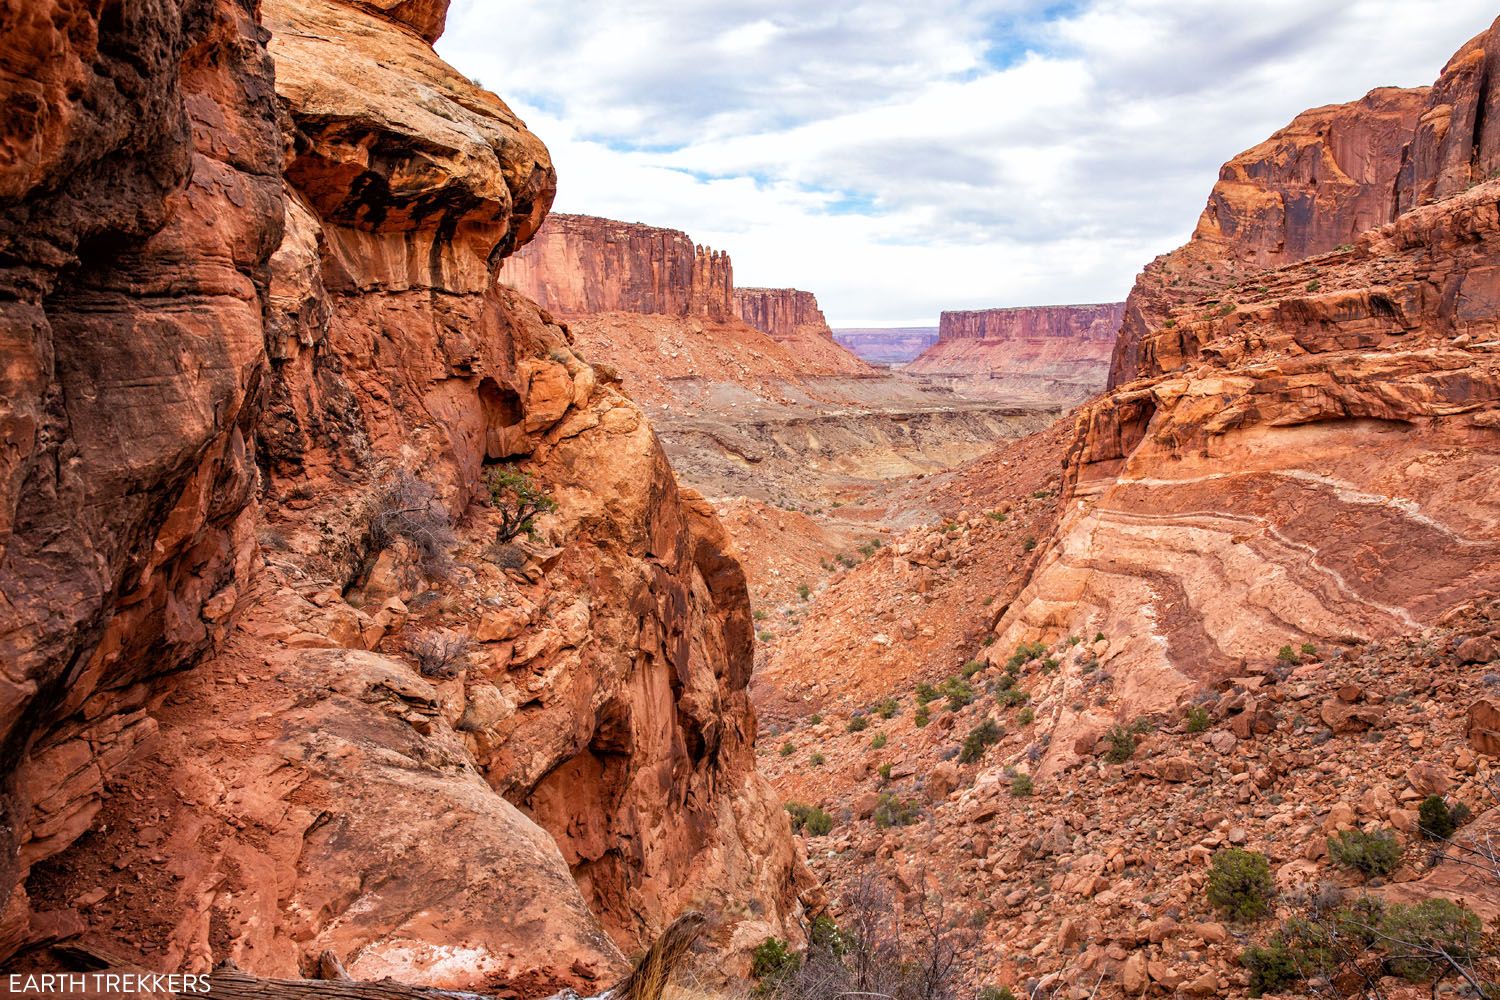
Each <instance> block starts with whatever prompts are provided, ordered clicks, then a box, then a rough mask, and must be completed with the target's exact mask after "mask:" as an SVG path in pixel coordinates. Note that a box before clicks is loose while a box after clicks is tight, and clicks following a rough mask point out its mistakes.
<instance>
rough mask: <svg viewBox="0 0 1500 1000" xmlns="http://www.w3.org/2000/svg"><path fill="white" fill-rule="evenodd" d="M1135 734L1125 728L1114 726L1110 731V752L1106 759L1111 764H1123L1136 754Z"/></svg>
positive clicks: (1105, 755)
mask: <svg viewBox="0 0 1500 1000" xmlns="http://www.w3.org/2000/svg"><path fill="white" fill-rule="evenodd" d="M1135 747H1136V741H1135V733H1132V732H1131V731H1130V730H1128V729H1126V728H1125V727H1124V726H1112V727H1110V730H1109V750H1108V751H1106V752H1105V754H1104V759H1105V760H1107V761H1109V762H1110V763H1111V764H1123V763H1125V762H1126V761H1127V760H1129V759H1130V758H1131V757H1132V756H1133V755H1134V754H1135Z"/></svg>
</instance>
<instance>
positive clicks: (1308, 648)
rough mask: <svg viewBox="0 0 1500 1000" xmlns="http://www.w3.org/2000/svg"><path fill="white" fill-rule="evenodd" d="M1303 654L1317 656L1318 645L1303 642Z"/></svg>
mask: <svg viewBox="0 0 1500 1000" xmlns="http://www.w3.org/2000/svg"><path fill="white" fill-rule="evenodd" d="M1302 655H1303V656H1317V655H1318V647H1317V646H1314V645H1313V644H1312V643H1310V642H1304V643H1303V644H1302Z"/></svg>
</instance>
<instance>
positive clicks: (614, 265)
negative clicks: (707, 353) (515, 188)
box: [500, 214, 737, 320]
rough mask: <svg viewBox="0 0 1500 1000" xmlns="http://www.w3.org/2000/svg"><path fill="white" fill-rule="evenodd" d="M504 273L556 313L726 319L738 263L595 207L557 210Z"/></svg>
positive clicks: (683, 236) (677, 234)
mask: <svg viewBox="0 0 1500 1000" xmlns="http://www.w3.org/2000/svg"><path fill="white" fill-rule="evenodd" d="M500 280H501V281H502V282H504V283H505V284H508V285H510V286H511V287H512V288H515V289H517V290H519V291H521V292H523V293H524V294H526V295H528V296H530V297H531V298H532V299H534V300H536V302H537V303H538V304H539V305H541V306H542V308H544V309H548V310H550V311H552V312H553V313H556V314H557V315H560V316H578V315H587V314H591V313H605V312H629V313H650V314H661V315H665V316H699V317H706V318H708V319H713V320H726V319H730V318H732V317H734V316H736V315H737V313H736V312H735V304H734V268H733V266H732V265H731V264H730V261H729V255H728V254H726V253H724V252H723V251H716V250H711V249H708V248H705V247H702V246H697V245H695V244H694V243H693V241H692V240H691V239H690V238H689V237H688V235H687V233H684V232H681V231H679V230H676V229H659V228H657V227H656V226H643V225H641V224H639V223H629V222H615V221H614V220H613V219H600V218H597V217H595V216H592V215H561V214H558V215H553V216H550V217H549V218H548V219H547V222H546V224H545V225H544V226H542V229H541V231H540V232H539V233H538V234H537V237H536V239H534V240H533V241H532V242H531V243H530V245H528V246H526V247H525V248H523V249H522V250H521V251H520V252H519V253H517V254H515V255H514V256H513V257H511V258H510V259H509V260H508V261H506V262H505V264H504V265H503V266H502V267H501V269H500Z"/></svg>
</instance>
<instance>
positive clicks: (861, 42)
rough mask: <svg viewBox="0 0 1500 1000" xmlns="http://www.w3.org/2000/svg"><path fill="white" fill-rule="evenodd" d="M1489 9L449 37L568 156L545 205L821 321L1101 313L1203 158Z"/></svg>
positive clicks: (484, 31)
mask: <svg viewBox="0 0 1500 1000" xmlns="http://www.w3.org/2000/svg"><path fill="white" fill-rule="evenodd" d="M1493 16H1494V10H1493V8H1491V7H1490V5H1488V4H1487V3H1483V2H1481V0H1447V2H1445V3H1442V4H1438V3H1429V2H1417V3H1413V2H1411V0H1355V2H1348V0H1261V2H1259V3H1256V4H1225V3H1222V2H1221V0H1075V2H1072V3H1062V4H1060V3H1057V2H1040V0H928V2H926V3H923V4H910V3H906V2H895V0H824V2H822V3H819V4H817V5H812V4H807V3H805V2H803V0H726V2H707V0H700V2H692V0H649V2H633V3H624V4H608V5H605V4H598V3H590V2H583V0H550V2H549V3H546V4H537V3H535V2H533V0H457V2H456V3H455V4H454V7H453V9H452V11H451V12H450V14H449V18H448V32H447V34H446V35H445V37H444V38H443V39H442V40H441V41H440V42H439V44H438V48H439V50H440V51H441V52H442V53H443V54H444V55H445V56H446V57H447V58H448V59H449V60H450V61H451V62H453V63H454V65H456V66H457V67H458V68H459V69H461V70H463V71H464V72H465V73H468V74H470V75H474V76H477V77H479V78H480V79H481V80H483V82H484V83H485V85H486V86H488V87H490V88H492V89H493V90H495V91H496V92H497V93H499V94H501V95H502V96H503V97H505V98H506V99H507V100H508V101H510V102H511V104H512V105H513V106H514V107H515V108H516V110H517V111H518V112H519V113H520V114H521V115H522V117H524V118H525V119H526V120H527V122H528V124H529V125H530V126H531V127H532V129H533V130H534V131H536V132H537V134H539V135H540V136H541V137H542V138H543V140H545V141H546V142H547V144H548V146H549V148H550V149H551V150H552V154H553V158H554V160H555V162H556V163H557V167H558V173H559V178H560V187H559V193H558V198H557V203H556V207H557V209H558V210H559V211H568V212H583V213H589V214H595V215H604V216H608V217H612V218H619V219H626V220H630V221H641V222H648V223H652V224H655V225H664V226H672V227H676V228H679V229H685V230H686V231H687V232H688V233H690V234H691V235H692V236H693V237H694V239H696V240H698V241H699V242H704V243H709V244H711V245H713V246H715V247H718V248H722V249H726V250H728V251H729V252H730V254H731V256H732V257H733V260H734V266H735V275H736V280H737V281H739V282H740V283H741V284H746V285H751V284H754V285H794V286H796V287H800V288H807V289H810V290H812V291H814V292H816V293H817V294H818V298H819V300H820V302H821V303H822V305H823V307H824V310H825V312H827V313H828V315H829V317H830V318H831V319H832V320H833V321H834V322H835V325H840V324H842V325H851V326H852V325H864V324H874V323H889V324H896V325H900V324H916V323H935V322H936V318H937V313H938V312H939V311H940V310H942V309H945V308H966V307H967V308H972V307H979V306H987V305H1019V304H1025V303H1029V302H1068V301H1103V300H1109V299H1118V298H1120V297H1122V296H1123V295H1124V294H1125V292H1126V291H1127V290H1128V289H1129V287H1130V283H1131V281H1132V280H1133V278H1134V275H1135V273H1136V272H1137V271H1138V270H1139V269H1140V266H1141V265H1142V264H1144V263H1145V262H1146V261H1147V260H1149V259H1150V258H1151V257H1153V256H1155V255H1156V254H1158V253H1162V252H1164V251H1166V250H1169V249H1171V248H1172V247H1174V246H1176V245H1178V244H1179V243H1181V242H1182V241H1183V240H1184V239H1186V237H1187V235H1188V233H1189V232H1190V231H1191V229H1192V225H1193V223H1194V221H1195V220H1196V218H1197V215H1198V212H1199V211H1200V210H1201V208H1202V206H1203V202H1204V199H1205V197H1206V196H1207V194H1208V190H1209V187H1210V186H1211V185H1212V184H1213V180H1214V177H1215V176H1216V174H1217V171H1218V167H1219V165H1220V164H1221V163H1222V162H1223V161H1224V160H1226V159H1228V158H1229V157H1230V156H1233V155H1234V154H1235V153H1237V152H1239V151H1240V150H1242V149H1245V148H1247V147H1249V146H1251V145H1253V144H1255V143H1256V142H1258V141H1260V140H1261V139H1263V138H1264V137H1265V136H1267V135H1269V134H1270V133H1271V132H1273V131H1275V130H1276V129H1277V128H1279V127H1281V126H1282V125H1284V124H1285V123H1286V122H1287V121H1289V120H1290V119H1291V118H1292V117H1293V116H1294V115H1295V114H1297V113H1298V112H1299V111H1301V110H1303V109H1305V108H1308V107H1312V106H1316V105H1319V104H1328V103H1333V102H1337V101H1345V100H1352V99H1354V98H1357V97H1359V96H1361V95H1362V94H1364V93H1365V92H1366V91H1368V90H1369V89H1371V88H1372V87H1375V86H1381V85H1401V86H1413V85H1421V84H1425V83H1428V82H1431V80H1432V79H1433V78H1435V77H1436V76H1437V73H1438V71H1439V69H1440V68H1441V66H1442V64H1443V62H1444V61H1445V60H1446V59H1447V57H1448V56H1449V55H1451V54H1452V53H1453V52H1454V51H1455V50H1456V49H1457V48H1458V47H1459V45H1461V44H1462V43H1463V42H1464V41H1465V40H1467V39H1468V38H1469V37H1470V36H1472V35H1473V34H1475V33H1477V32H1478V31H1480V30H1481V29H1483V28H1484V27H1486V26H1487V25H1488V23H1489V20H1490V19H1491V18H1492V17H1493Z"/></svg>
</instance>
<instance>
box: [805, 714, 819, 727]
mask: <svg viewBox="0 0 1500 1000" xmlns="http://www.w3.org/2000/svg"><path fill="white" fill-rule="evenodd" d="M807 723H808V725H811V726H821V725H822V724H823V713H822V712H814V713H813V714H812V715H809V716H808V717H807Z"/></svg>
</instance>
